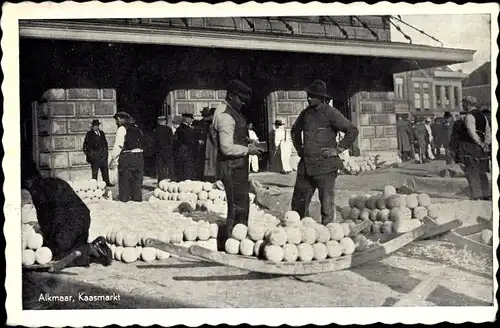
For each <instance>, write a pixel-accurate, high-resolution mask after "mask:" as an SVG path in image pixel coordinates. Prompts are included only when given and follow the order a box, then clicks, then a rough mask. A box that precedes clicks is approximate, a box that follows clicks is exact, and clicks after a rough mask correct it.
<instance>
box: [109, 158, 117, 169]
mask: <svg viewBox="0 0 500 328" xmlns="http://www.w3.org/2000/svg"><path fill="white" fill-rule="evenodd" d="M116 166H117V165H116V161H115V160H111V161H110V162H109V169H110V170H114V169H116Z"/></svg>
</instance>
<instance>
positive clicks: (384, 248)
mask: <svg viewBox="0 0 500 328" xmlns="http://www.w3.org/2000/svg"><path fill="white" fill-rule="evenodd" d="M367 224H368V226H369V225H370V224H371V221H370V222H367V223H362V224H360V225H358V226H359V227H358V229H356V230H363V229H365V228H366V227H367V226H366V225H367ZM460 225H461V222H460V221H459V220H453V221H451V222H448V223H446V224H443V225H437V224H435V223H434V222H432V221H428V222H427V221H426V222H425V224H422V225H421V226H419V227H418V228H415V229H413V230H411V231H409V232H407V233H403V234H397V235H392V236H393V238H392V239H391V240H389V241H387V242H384V243H382V244H379V245H377V246H375V247H373V248H370V249H367V250H365V251H362V252H359V253H354V254H352V255H343V256H340V257H338V258H334V259H327V260H322V261H310V262H300V261H298V262H294V263H287V262H280V263H275V262H272V261H266V260H262V259H258V258H256V257H251V256H242V255H231V254H227V253H224V252H215V251H211V250H208V249H206V248H203V247H200V246H197V245H193V246H191V247H189V248H188V249H186V248H184V250H180V248H182V247H178V246H176V247H178V249H177V251H179V252H178V253H177V255H179V256H186V257H189V258H192V259H193V258H198V259H202V260H204V261H209V262H214V263H218V264H222V265H224V266H230V267H234V268H238V269H242V270H247V271H251V272H260V273H266V274H275V275H292V276H299V275H311V274H317V273H323V272H333V271H340V270H345V269H349V268H353V267H356V266H359V265H362V264H364V263H367V262H371V261H378V260H381V259H383V258H384V257H386V256H388V255H389V254H391V253H393V252H395V251H397V250H398V249H400V248H402V247H404V246H406V245H408V244H410V243H411V242H413V241H415V240H417V239H420V238H422V237H424V238H430V237H432V236H434V235H438V234H442V233H445V232H446V231H449V230H451V229H453V228H456V227H458V226H460ZM146 245H147V246H150V247H155V248H158V249H160V250H163V251H166V252H171V253H174V252H173V251H175V249H174V248H173V247H172V246H175V245H171V244H165V243H162V242H160V241H158V240H155V239H148V240H147V241H146ZM188 254H189V256H188Z"/></svg>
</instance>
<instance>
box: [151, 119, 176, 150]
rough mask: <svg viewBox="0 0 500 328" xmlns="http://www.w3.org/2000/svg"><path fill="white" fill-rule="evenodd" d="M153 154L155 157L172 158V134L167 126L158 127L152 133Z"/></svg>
mask: <svg viewBox="0 0 500 328" xmlns="http://www.w3.org/2000/svg"><path fill="white" fill-rule="evenodd" d="M153 136H154V152H155V154H156V155H157V156H172V155H173V154H172V149H173V145H174V133H173V132H172V129H171V128H170V127H168V126H167V125H159V126H158V127H157V128H156V129H155V130H154V131H153Z"/></svg>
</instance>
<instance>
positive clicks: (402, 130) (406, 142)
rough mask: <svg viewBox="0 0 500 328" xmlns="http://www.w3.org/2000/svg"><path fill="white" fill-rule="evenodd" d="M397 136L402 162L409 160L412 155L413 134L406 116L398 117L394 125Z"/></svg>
mask: <svg viewBox="0 0 500 328" xmlns="http://www.w3.org/2000/svg"><path fill="white" fill-rule="evenodd" d="M396 129H397V136H398V149H399V153H400V155H401V160H402V161H403V162H405V161H408V160H410V159H411V157H412V155H413V142H414V137H415V134H414V132H413V128H412V126H411V124H410V122H409V121H408V118H407V116H400V117H399V118H398V121H397V123H396Z"/></svg>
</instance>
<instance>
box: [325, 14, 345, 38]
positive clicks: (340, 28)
mask: <svg viewBox="0 0 500 328" xmlns="http://www.w3.org/2000/svg"><path fill="white" fill-rule="evenodd" d="M325 17H326V18H328V20H329V21H330V22H331V23H332V24H333V25H335V26H336V27H337V28H338V29H339V30H340V32H342V34H343V35H344V37H345V38H346V39H349V34H348V33H347V31H346V30H344V29H343V28H342V26H340V25H339V24H338V23H337V22H336V21H334V20H333V19H332V18H331V17H330V16H325Z"/></svg>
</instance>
